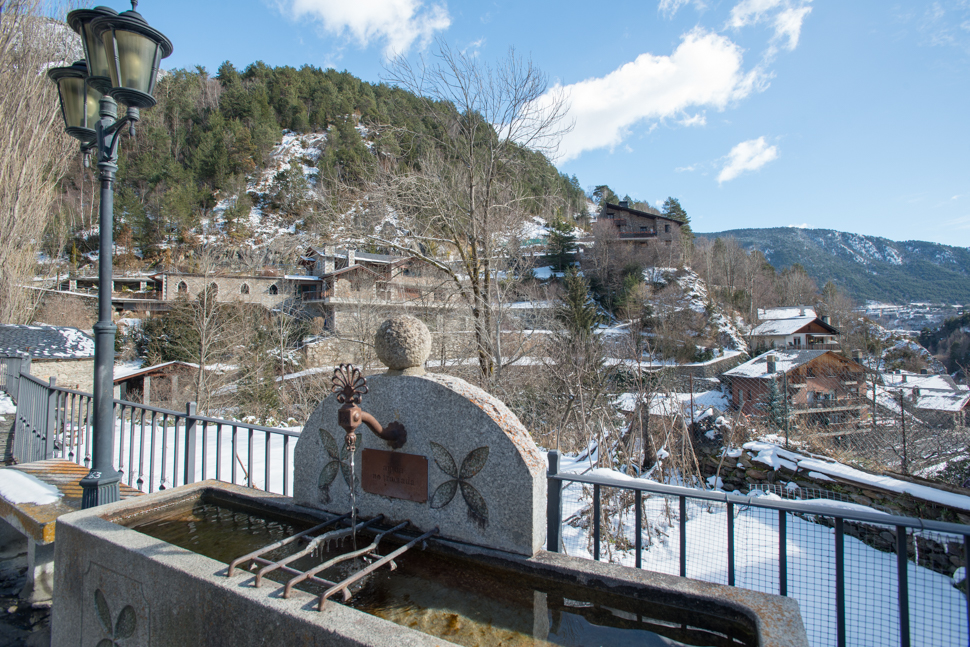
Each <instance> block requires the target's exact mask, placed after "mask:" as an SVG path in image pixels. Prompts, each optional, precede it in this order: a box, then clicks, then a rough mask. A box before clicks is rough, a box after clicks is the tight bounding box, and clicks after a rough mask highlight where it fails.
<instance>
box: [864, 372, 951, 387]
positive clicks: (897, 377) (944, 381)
mask: <svg viewBox="0 0 970 647" xmlns="http://www.w3.org/2000/svg"><path fill="white" fill-rule="evenodd" d="M882 383H883V384H885V385H886V386H887V387H900V388H905V389H911V388H913V387H916V388H919V389H938V390H943V391H958V390H959V387H958V386H957V383H956V382H954V381H953V378H951V377H950V376H949V375H935V374H933V375H930V374H927V375H922V374H920V373H910V372H909V371H900V372H899V373H898V374H897V373H895V372H893V373H883V375H882Z"/></svg>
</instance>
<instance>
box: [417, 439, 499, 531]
mask: <svg viewBox="0 0 970 647" xmlns="http://www.w3.org/2000/svg"><path fill="white" fill-rule="evenodd" d="M431 455H432V456H433V457H434V462H435V464H436V465H437V466H438V468H439V469H441V471H442V472H444V473H445V474H447V475H448V476H450V477H451V480H448V481H445V482H444V483H442V484H441V485H439V486H438V488H437V489H436V490H435V491H434V494H432V495H431V507H432V508H443V507H445V506H446V505H448V504H449V503H451V500H452V499H454V498H455V494H457V493H458V490H461V496H462V498H463V499H465V504H466V505H467V506H468V516H469V518H471V519H472V520H474V521H475V522H477V523H478V525H479V526H481V527H482V528H485V526H487V525H488V505H487V504H486V503H485V498H484V497H483V496H482V495H481V494H480V493H479V491H478V490H477V489H475V486H473V485H472V484H471V483H469V482H468V479H470V478H472V477H473V476H475V475H476V474H478V473H479V472H480V471H481V470H482V468H483V467H485V462H486V461H487V460H488V447H479V448H478V449H473V450H472V451H470V452H469V453H468V456H465V459H464V460H463V461H462V462H461V468H460V469H459V468H458V467H457V466H456V464H455V459H454V458H452V456H451V452H449V451H448V450H447V449H445V448H444V447H443V446H442V445H439V444H438V443H436V442H434V441H431Z"/></svg>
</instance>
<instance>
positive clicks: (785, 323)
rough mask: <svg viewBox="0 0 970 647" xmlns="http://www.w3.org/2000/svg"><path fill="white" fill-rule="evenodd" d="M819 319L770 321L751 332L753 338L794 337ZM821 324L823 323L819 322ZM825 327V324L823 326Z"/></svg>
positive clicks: (796, 318) (804, 318) (792, 318)
mask: <svg viewBox="0 0 970 647" xmlns="http://www.w3.org/2000/svg"><path fill="white" fill-rule="evenodd" d="M816 319H817V317H808V316H805V317H791V318H790V319H769V320H768V321H765V322H763V323H760V324H758V326H757V327H755V329H754V330H752V331H751V336H752V337H767V336H770V335H792V334H794V333H796V332H798V331H799V330H801V329H802V328H804V327H805V326H807V325H808V324H810V323H812V322H813V321H815V320H816ZM819 323H820V324H821V323H822V321H821V320H819ZM823 325H824V324H823Z"/></svg>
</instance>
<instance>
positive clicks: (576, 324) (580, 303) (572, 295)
mask: <svg viewBox="0 0 970 647" xmlns="http://www.w3.org/2000/svg"><path fill="white" fill-rule="evenodd" d="M564 283H565V287H566V293H565V294H564V295H563V297H562V305H560V307H559V310H558V312H557V313H556V317H557V318H558V319H559V321H561V322H562V323H563V324H565V326H566V328H567V329H568V331H569V333H570V335H571V336H572V337H573V338H574V339H583V338H589V337H590V336H592V334H593V330H595V329H596V326H598V325H599V323H600V320H601V317H600V314H599V311H598V309H597V307H596V302H595V301H593V298H592V296H590V293H589V283H587V282H586V279H585V278H583V277H582V276H581V275H580V274H579V272H578V271H577V270H576V268H574V267H571V268H569V270H568V271H567V272H566V275H565V277H564Z"/></svg>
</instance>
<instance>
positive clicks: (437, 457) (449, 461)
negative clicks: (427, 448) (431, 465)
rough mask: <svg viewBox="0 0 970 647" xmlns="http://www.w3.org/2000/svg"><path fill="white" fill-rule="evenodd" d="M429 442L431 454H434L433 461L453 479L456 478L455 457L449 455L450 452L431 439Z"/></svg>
mask: <svg viewBox="0 0 970 647" xmlns="http://www.w3.org/2000/svg"><path fill="white" fill-rule="evenodd" d="M430 442H431V455H432V456H434V462H435V463H437V465H438V467H439V468H440V469H441V471H442V472H444V473H445V474H447V475H448V476H450V477H451V478H453V479H456V478H458V468H457V467H456V466H455V459H454V458H452V457H451V452H449V451H448V450H447V449H445V448H444V447H443V446H442V445H439V444H438V443H436V442H434V441H433V440H432V441H430Z"/></svg>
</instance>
